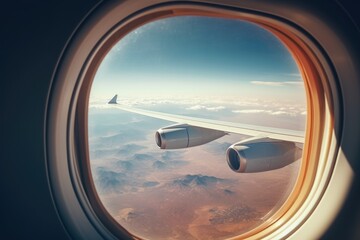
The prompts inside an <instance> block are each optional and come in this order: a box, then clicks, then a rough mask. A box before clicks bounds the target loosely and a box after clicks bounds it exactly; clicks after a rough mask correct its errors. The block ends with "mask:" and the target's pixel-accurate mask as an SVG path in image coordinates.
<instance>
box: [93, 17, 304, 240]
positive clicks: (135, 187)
mask: <svg viewBox="0 0 360 240" xmlns="http://www.w3.org/2000/svg"><path fill="white" fill-rule="evenodd" d="M115 94H118V105H114V104H107V102H108V101H109V100H110V99H111V98H112V97H113V95H115ZM119 105H121V106H127V107H135V108H139V109H147V110H152V111H158V112H164V113H171V114H177V115H184V116H191V117H197V118H202V119H211V120H217V121H226V122H232V123H243V124H251V125H256V126H265V127H273V128H281V129H285V130H288V129H290V130H296V131H304V130H305V125H306V96H305V91H304V84H303V80H302V78H301V75H300V73H299V71H298V68H297V66H296V64H295V62H294V60H293V58H292V56H291V54H290V53H289V51H288V50H287V49H286V48H285V46H284V45H283V44H282V43H281V42H280V41H279V40H278V39H277V38H276V37H275V36H274V35H273V34H271V33H269V32H268V31H266V30H264V29H263V28H261V27H259V26H257V25H255V24H252V23H249V22H246V21H240V20H230V19H220V18H211V17H195V16H186V17H184V16H183V17H173V18H167V19H162V20H158V21H154V22H151V23H148V24H146V25H144V26H142V27H140V28H138V29H135V30H134V31H132V32H131V33H129V34H128V35H126V36H125V37H124V38H123V39H121V40H120V41H119V42H118V43H117V44H116V45H115V46H114V47H113V48H112V49H111V51H110V52H109V53H108V54H107V56H106V57H105V59H104V60H103V62H102V63H101V65H100V67H99V69H98V71H97V74H96V76H95V79H94V83H93V86H92V89H91V96H90V107H89V129H88V130H89V144H90V164H91V169H92V175H93V180H94V182H95V185H96V189H97V192H98V194H99V197H100V199H101V201H102V203H103V205H104V206H105V208H106V209H107V211H108V212H109V213H110V214H111V215H112V216H113V217H114V219H115V220H116V221H117V222H118V223H119V224H121V225H122V226H123V227H125V228H126V229H127V230H128V231H130V232H131V233H132V234H134V235H137V236H139V237H144V238H149V239H210V238H211V239H223V238H227V237H233V236H236V235H239V234H241V233H244V232H246V231H248V230H250V229H252V228H254V227H256V226H258V225H259V224H261V223H262V222H263V221H265V220H266V219H268V218H269V217H270V216H271V214H272V213H273V212H274V211H276V210H277V209H279V207H281V205H282V204H283V203H284V201H285V200H286V198H287V197H288V195H289V193H290V192H291V190H292V188H293V186H294V183H295V181H296V178H297V175H298V171H299V166H300V164H301V152H302V144H298V143H296V145H291V146H294V147H293V148H292V150H294V151H293V152H292V153H291V154H292V155H291V156H295V157H296V159H295V161H291V162H292V163H290V164H286V165H285V166H282V167H280V168H279V167H274V168H275V169H274V170H270V169H271V167H269V166H270V165H271V164H272V166H275V163H274V162H279V161H278V160H279V159H280V160H282V159H285V156H287V154H288V152H282V151H283V148H281V150H279V151H278V153H276V154H278V155H276V156H275V157H273V156H271V157H270V155H271V153H270V150H269V152H266V151H267V150H264V149H265V148H261V147H260V146H262V145H261V144H260V145H259V143H255V144H253V145H251V147H249V146H248V148H251V149H252V153H251V152H249V151H247V152H245V151H244V152H243V153H244V154H243V155H241V156H242V157H244V158H245V159H246V161H247V167H249V166H250V165H251V164H252V160H253V159H255V158H256V157H254V156H255V155H256V156H258V155H261V154H264V151H265V155H266V157H262V158H261V161H262V162H261V164H263V165H262V166H263V168H264V169H265V170H269V171H256V172H253V173H237V172H235V171H233V170H231V168H230V167H229V166H228V164H227V161H226V152H227V149H228V147H229V146H231V145H232V144H234V143H237V142H240V141H242V140H246V139H249V136H245V135H240V134H233V133H229V134H226V135H225V136H223V137H221V138H218V139H215V140H213V141H210V142H209V143H206V144H202V145H199V146H194V147H189V148H180V149H160V148H159V147H158V146H157V143H156V141H155V132H156V131H157V130H158V129H160V128H163V127H165V126H168V125H171V124H174V122H170V121H165V120H159V119H157V118H152V117H148V116H144V115H141V114H135V113H131V112H127V111H124V110H121V109H120V108H119V107H118V106H119ZM265 137H266V136H265ZM261 141H262V142H264V141H265V142H266V141H267V139H266V138H263V139H260V142H261ZM266 144H268V143H266ZM271 146H272V145H271ZM253 149H254V150H253ZM274 151H275V150H274ZM274 151H273V150H271V152H272V153H273V152H274ZM230 153H231V152H230ZM233 153H234V152H232V154H233ZM235 153H236V152H235ZM267 153H269V155H268V156H267ZM254 154H255V155H254ZM239 156H240V155H239ZM277 156H278V157H277ZM271 161H274V162H271ZM284 161H285V160H284ZM239 164H241V163H239ZM280 165H281V161H280ZM239 166H240V165H239Z"/></svg>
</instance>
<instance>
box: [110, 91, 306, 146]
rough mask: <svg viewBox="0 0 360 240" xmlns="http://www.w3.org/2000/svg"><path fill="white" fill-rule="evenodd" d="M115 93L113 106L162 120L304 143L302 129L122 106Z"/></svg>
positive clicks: (111, 102) (112, 100) (112, 101)
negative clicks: (273, 126)
mask: <svg viewBox="0 0 360 240" xmlns="http://www.w3.org/2000/svg"><path fill="white" fill-rule="evenodd" d="M116 99H117V95H115V96H114V97H113V98H112V99H111V100H110V102H109V104H113V105H114V107H116V108H118V109H121V110H124V111H128V112H132V113H137V114H141V115H145V116H148V117H153V118H158V119H162V120H167V121H171V122H176V123H186V124H188V125H192V126H196V127H201V128H207V129H213V130H218V131H223V132H227V133H238V134H243V135H248V136H262V137H268V138H272V139H277V140H284V141H290V142H297V143H304V132H303V131H295V130H290V129H280V128H271V127H264V126H256V125H250V124H240V123H234V122H225V121H217V120H211V119H202V118H196V117H188V116H181V115H175V114H169V113H162V112H155V111H150V110H144V109H138V108H132V107H127V106H123V105H121V104H117V102H116Z"/></svg>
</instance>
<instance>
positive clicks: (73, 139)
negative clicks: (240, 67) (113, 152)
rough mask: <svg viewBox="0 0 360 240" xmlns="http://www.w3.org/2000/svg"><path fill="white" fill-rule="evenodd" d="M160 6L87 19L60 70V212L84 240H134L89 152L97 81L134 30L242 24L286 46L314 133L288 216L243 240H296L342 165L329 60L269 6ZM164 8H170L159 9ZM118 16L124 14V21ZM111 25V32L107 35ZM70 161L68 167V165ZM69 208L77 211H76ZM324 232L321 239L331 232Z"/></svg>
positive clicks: (52, 153)
mask: <svg viewBox="0 0 360 240" xmlns="http://www.w3.org/2000/svg"><path fill="white" fill-rule="evenodd" d="M153 2H155V1H149V2H146V3H143V5H142V4H140V5H137V4H133V5H132V4H130V3H127V5H125V3H123V4H122V3H111V4H104V6H102V11H99V12H94V13H93V15H92V16H91V18H90V19H87V24H86V25H85V26H83V27H82V28H81V29H80V30H78V32H77V38H76V39H74V41H73V42H72V43H70V44H69V46H68V47H67V50H66V52H65V54H64V57H63V58H62V61H61V62H60V64H59V66H58V70H57V74H56V75H55V85H54V86H53V87H52V97H51V98H52V101H51V104H50V105H49V109H48V116H49V117H48V119H49V121H48V122H49V124H48V131H47V133H48V136H47V142H48V153H49V154H48V159H49V160H48V170H49V179H50V183H51V186H50V187H51V189H52V193H53V197H54V201H55V205H56V206H57V209H58V212H59V215H60V217H61V219H62V220H63V223H64V225H65V226H66V228H67V229H68V230H69V231H70V232H71V233H72V234H75V236H79V237H83V236H86V235H83V234H91V233H92V234H95V235H93V236H101V237H103V238H133V237H134V236H132V235H131V234H130V233H128V232H127V231H126V230H125V229H123V228H122V227H121V226H119V225H118V224H117V223H116V222H115V220H114V219H113V218H112V217H111V216H110V215H109V214H108V213H107V211H106V210H105V208H104V207H103V206H102V204H101V202H100V200H99V199H98V196H97V194H96V191H95V187H94V184H93V182H92V177H91V172H90V164H89V163H88V161H89V156H88V154H89V151H88V144H87V142H86V141H84V139H87V109H88V99H89V93H90V86H91V79H93V78H94V75H95V73H96V69H97V68H98V66H99V64H100V63H101V60H102V58H103V57H104V56H105V55H106V53H107V51H109V50H110V48H111V46H112V45H113V44H115V43H116V42H117V41H118V40H119V39H120V38H121V37H122V36H125V35H126V34H127V33H129V32H130V31H131V30H133V29H135V28H137V27H139V26H141V25H142V24H145V23H147V22H150V21H154V20H157V19H161V18H164V17H171V16H181V15H197V16H212V17H221V18H226V17H231V18H238V19H242V20H247V21H251V22H255V23H257V24H259V25H261V26H262V27H264V28H266V29H268V30H269V31H271V32H272V33H274V34H275V35H276V36H277V37H279V38H280V39H281V41H282V42H283V43H285V45H286V46H287V47H288V48H289V49H290V52H291V53H292V54H293V56H294V59H296V60H297V63H298V66H299V68H300V69H301V72H302V75H303V79H304V81H305V85H306V90H307V96H308V101H307V102H308V107H307V109H308V115H307V126H308V127H307V130H306V141H305V146H304V155H303V156H304V159H305V160H304V161H303V164H302V166H301V169H300V174H299V180H298V181H297V183H296V186H295V187H294V190H293V192H292V193H291V194H290V197H289V199H288V200H287V201H286V203H285V204H284V205H283V207H282V208H280V209H279V210H278V211H277V212H276V213H274V215H273V216H272V217H271V218H269V219H268V220H267V221H265V222H264V223H263V224H261V225H260V226H259V227H256V228H254V229H253V230H251V231H249V232H247V233H244V234H242V235H240V236H238V237H236V238H256V239H257V238H265V239H266V238H269V239H270V238H280V237H281V238H283V237H290V236H294V233H296V232H297V231H298V230H299V229H300V228H301V226H302V225H303V224H304V223H305V221H307V220H308V218H309V217H310V216H311V215H312V213H313V212H314V211H315V209H316V207H317V205H318V204H319V202H320V201H321V199H322V197H323V195H324V193H325V190H326V189H327V187H328V184H329V182H330V178H331V176H332V172H333V170H334V167H335V163H336V162H339V161H336V159H337V157H338V154H339V153H340V152H339V143H338V139H340V138H341V133H342V127H341V126H342V123H341V117H340V116H341V114H342V108H341V99H342V98H341V95H340V91H339V88H338V87H339V84H338V83H337V77H336V75H335V71H334V68H333V67H332V64H331V61H330V59H329V57H328V56H327V55H326V52H325V51H324V50H323V49H322V48H321V46H320V45H319V43H317V42H316V40H315V39H314V38H312V36H311V35H310V34H308V33H307V32H306V31H305V30H304V29H302V28H301V27H300V26H298V25H295V24H294V23H292V22H291V21H288V20H285V19H283V18H280V17H278V16H275V15H272V14H268V13H264V12H261V11H259V10H260V9H261V4H260V7H259V6H257V7H252V6H251V4H248V6H242V5H241V4H239V5H241V6H236V7H228V6H224V5H215V4H211V3H209V4H205V3H196V4H192V3H186V4H184V3H165V4H157V5H152V3H153ZM159 2H165V1H156V3H159ZM209 2H212V1H209ZM234 5H235V4H234ZM245 5H246V4H245ZM121 7H125V8H126V7H127V9H121ZM266 7H268V6H267V5H266V4H263V5H262V8H263V9H265V8H266ZM252 8H255V9H257V10H254V9H252ZM116 10H117V11H120V12H121V11H123V12H124V14H120V15H117V14H116ZM270 12H271V11H270ZM125 13H131V14H130V15H127V14H125ZM110 19H112V20H110ZM104 25H105V26H106V28H102V26H104ZM64 129H66V131H65V132H64ZM310 146H311V148H310ZM64 153H65V155H64ZM64 158H66V160H67V161H63V159H64ZM316 159H318V160H316ZM50 160H51V161H50ZM340 162H343V161H340ZM343 164H345V163H343ZM345 165H346V164H345ZM345 165H344V166H343V168H344V170H343V171H344V173H345V174H347V175H346V179H344V180H343V181H342V182H343V185H344V186H345V188H344V192H346V190H347V188H348V187H349V183H350V182H351V179H352V172H351V171H350V170H349V169H348V168H347V167H346V166H345ZM68 202H74V203H75V204H74V205H69V204H68ZM337 202H338V204H340V203H341V202H342V199H341V198H339V199H338V201H337ZM332 214H333V215H334V214H335V213H334V212H333V213H332ZM71 215H72V216H71ZM74 216H77V217H74ZM76 218H77V220H79V218H80V219H81V221H80V223H81V224H80V223H76V222H77V220H75V219H76ZM319 229H320V230H319V231H318V232H321V231H323V230H324V229H322V228H321V227H320V228H319ZM234 239H235V238H234Z"/></svg>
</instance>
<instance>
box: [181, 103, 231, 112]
mask: <svg viewBox="0 0 360 240" xmlns="http://www.w3.org/2000/svg"><path fill="white" fill-rule="evenodd" d="M223 109H225V107H224V106H216V107H207V106H204V105H194V106H191V107H188V108H186V110H207V111H213V112H218V111H220V110H223Z"/></svg>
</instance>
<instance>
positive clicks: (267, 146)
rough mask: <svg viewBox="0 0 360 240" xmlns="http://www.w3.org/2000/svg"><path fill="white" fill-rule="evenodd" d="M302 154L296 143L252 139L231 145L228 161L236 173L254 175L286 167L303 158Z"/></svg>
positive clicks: (227, 154)
mask: <svg viewBox="0 0 360 240" xmlns="http://www.w3.org/2000/svg"><path fill="white" fill-rule="evenodd" d="M301 154H302V151H301V149H300V148H298V147H297V146H296V145H295V143H294V142H288V141H281V140H275V139H271V138H252V139H247V140H244V141H241V142H238V143H235V144H233V145H231V146H230V147H229V148H228V149H227V151H226V160H227V162H228V164H229V167H230V168H231V169H232V170H233V171H235V172H238V173H253V172H264V171H270V170H274V169H278V168H282V167H285V166H287V165H289V164H290V163H292V162H294V161H296V160H298V159H299V158H301Z"/></svg>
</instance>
